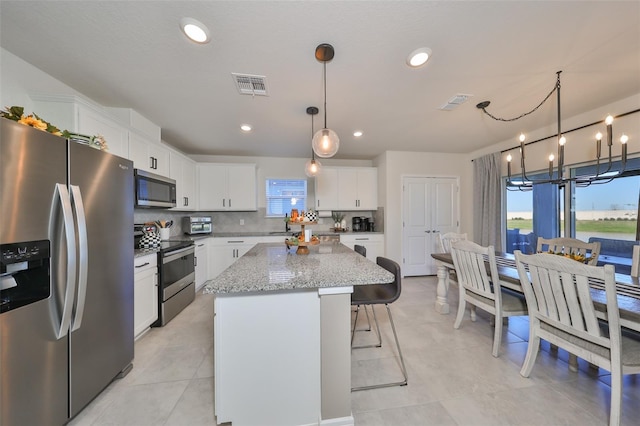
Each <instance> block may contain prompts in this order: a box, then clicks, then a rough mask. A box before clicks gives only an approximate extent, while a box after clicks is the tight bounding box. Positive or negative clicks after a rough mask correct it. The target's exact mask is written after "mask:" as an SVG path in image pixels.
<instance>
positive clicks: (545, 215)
mask: <svg viewBox="0 0 640 426" xmlns="http://www.w3.org/2000/svg"><path fill="white" fill-rule="evenodd" d="M619 168H620V164H619V162H614V163H613V164H612V167H611V169H612V170H619ZM570 172H571V176H582V175H589V174H593V173H595V166H592V165H591V166H581V167H574V168H571V169H570ZM541 177H543V176H541ZM532 178H534V176H532ZM543 178H544V177H543ZM639 187H640V158H634V159H630V160H628V161H627V167H626V171H625V172H624V173H623V175H622V176H621V177H618V178H616V179H613V180H612V181H610V182H607V183H602V184H598V183H593V184H591V185H590V186H587V187H577V186H576V185H575V184H574V183H571V184H570V185H566V188H564V187H558V186H557V185H551V184H539V185H535V186H534V187H533V190H532V191H522V192H521V191H517V190H515V191H510V190H509V191H505V202H506V204H505V206H506V247H505V251H506V252H509V253H513V251H514V250H521V251H522V252H524V253H534V252H535V249H536V242H537V239H538V237H545V238H554V237H562V236H568V237H571V238H577V239H579V240H582V241H586V242H592V241H599V242H600V244H601V247H600V256H599V260H598V265H603V264H607V263H608V264H612V265H614V266H615V268H616V272H618V273H623V274H629V273H630V271H631V254H632V250H633V245H635V244H638V242H637V235H638V211H639V210H638V200H639V198H640V197H639V194H638V188H639ZM565 191H570V193H567V194H565ZM565 196H567V197H568V198H565ZM565 200H566V202H567V203H570V205H569V206H568V208H567V209H565V207H564V203H565ZM565 212H566V214H567V215H569V217H568V218H567V220H566V221H565V218H566V217H565Z"/></svg>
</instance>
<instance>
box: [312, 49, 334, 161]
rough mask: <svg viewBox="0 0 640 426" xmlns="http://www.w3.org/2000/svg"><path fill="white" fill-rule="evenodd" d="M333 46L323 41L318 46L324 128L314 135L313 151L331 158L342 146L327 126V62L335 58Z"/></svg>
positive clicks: (317, 54) (323, 156) (320, 155)
mask: <svg viewBox="0 0 640 426" xmlns="http://www.w3.org/2000/svg"><path fill="white" fill-rule="evenodd" d="M334 53H335V52H334V50H333V46H331V45H330V44H327V43H323V44H320V45H318V47H316V59H317V60H318V61H320V62H322V64H323V83H324V128H322V129H321V130H318V131H317V132H316V134H315V135H314V136H313V141H312V145H313V151H314V152H315V154H316V155H317V156H318V157H322V158H329V157H333V156H334V155H336V152H338V148H339V147H340V138H338V135H337V134H336V132H334V131H333V130H331V129H329V128H327V62H329V61H330V60H332V59H333V55H334Z"/></svg>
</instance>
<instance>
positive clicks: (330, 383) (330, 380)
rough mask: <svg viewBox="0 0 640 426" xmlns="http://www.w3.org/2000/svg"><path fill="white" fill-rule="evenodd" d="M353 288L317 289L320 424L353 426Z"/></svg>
mask: <svg viewBox="0 0 640 426" xmlns="http://www.w3.org/2000/svg"><path fill="white" fill-rule="evenodd" d="M352 292H353V287H351V286H349V287H339V288H338V287H334V288H325V289H318V293H319V294H320V317H321V332H320V334H321V341H322V421H321V423H320V424H330V425H335V426H338V425H340V426H344V425H353V424H354V418H353V415H352V413H351V329H350V328H351V293H352Z"/></svg>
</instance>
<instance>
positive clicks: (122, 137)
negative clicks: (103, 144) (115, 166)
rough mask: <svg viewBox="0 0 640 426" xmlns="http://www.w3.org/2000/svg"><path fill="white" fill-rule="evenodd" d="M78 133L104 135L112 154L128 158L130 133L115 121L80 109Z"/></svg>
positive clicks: (80, 107)
mask: <svg viewBox="0 0 640 426" xmlns="http://www.w3.org/2000/svg"><path fill="white" fill-rule="evenodd" d="M78 133H80V134H82V135H88V136H97V135H102V136H104V139H105V140H106V141H107V146H108V148H109V152H110V153H111V154H115V155H118V156H120V157H124V158H128V153H129V132H128V131H127V129H126V128H125V127H123V126H121V125H119V124H118V123H116V122H115V121H113V120H111V119H109V118H107V117H106V116H103V115H100V114H99V113H97V112H96V111H93V110H91V109H89V108H86V107H84V106H79V107H78Z"/></svg>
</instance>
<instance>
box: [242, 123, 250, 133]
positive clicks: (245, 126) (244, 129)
mask: <svg viewBox="0 0 640 426" xmlns="http://www.w3.org/2000/svg"><path fill="white" fill-rule="evenodd" d="M240 130H242V131H243V132H250V131H251V126H250V125H249V124H243V125H241V126H240Z"/></svg>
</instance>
